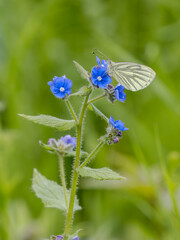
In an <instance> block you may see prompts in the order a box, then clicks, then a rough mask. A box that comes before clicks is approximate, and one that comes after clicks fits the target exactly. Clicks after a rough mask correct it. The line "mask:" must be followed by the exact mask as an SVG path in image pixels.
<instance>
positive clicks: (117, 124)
mask: <svg viewBox="0 0 180 240" xmlns="http://www.w3.org/2000/svg"><path fill="white" fill-rule="evenodd" d="M109 123H110V124H111V125H112V126H113V127H114V128H116V129H118V130H120V131H126V130H128V128H125V127H124V123H123V122H121V120H117V121H115V120H114V119H113V117H112V116H111V117H110V119H109Z"/></svg>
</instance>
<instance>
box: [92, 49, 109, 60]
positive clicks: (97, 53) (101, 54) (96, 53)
mask: <svg viewBox="0 0 180 240" xmlns="http://www.w3.org/2000/svg"><path fill="white" fill-rule="evenodd" d="M92 54H95V55H97V56H98V55H100V57H103V58H104V57H105V58H106V59H109V58H108V57H107V56H106V55H104V54H103V53H102V52H101V51H99V50H98V49H97V48H95V49H94V51H93V52H92Z"/></svg>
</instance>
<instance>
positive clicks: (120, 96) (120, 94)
mask: <svg viewBox="0 0 180 240" xmlns="http://www.w3.org/2000/svg"><path fill="white" fill-rule="evenodd" d="M124 89H125V87H123V86H122V85H121V84H120V83H119V84H118V85H117V86H116V87H115V89H114V91H115V97H116V99H117V100H119V101H120V102H124V101H125V100H126V93H125V92H124Z"/></svg>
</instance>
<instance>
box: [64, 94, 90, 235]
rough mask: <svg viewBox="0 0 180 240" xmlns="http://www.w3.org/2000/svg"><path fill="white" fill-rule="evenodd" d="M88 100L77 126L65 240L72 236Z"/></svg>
mask: <svg viewBox="0 0 180 240" xmlns="http://www.w3.org/2000/svg"><path fill="white" fill-rule="evenodd" d="M88 98H89V95H88V96H86V97H85V101H84V104H83V107H82V110H81V113H80V117H79V123H78V124H77V126H76V128H77V144H76V158H75V163H74V172H73V179H72V186H71V195H70V202H69V209H68V213H67V218H66V226H65V232H64V234H65V240H66V239H67V238H68V236H69V234H70V229H71V224H72V218H73V208H74V200H75V196H76V189H77V182H78V175H79V174H78V172H77V171H76V169H77V168H78V167H79V162H80V151H81V135H82V122H83V117H84V114H85V111H86V108H87V102H88Z"/></svg>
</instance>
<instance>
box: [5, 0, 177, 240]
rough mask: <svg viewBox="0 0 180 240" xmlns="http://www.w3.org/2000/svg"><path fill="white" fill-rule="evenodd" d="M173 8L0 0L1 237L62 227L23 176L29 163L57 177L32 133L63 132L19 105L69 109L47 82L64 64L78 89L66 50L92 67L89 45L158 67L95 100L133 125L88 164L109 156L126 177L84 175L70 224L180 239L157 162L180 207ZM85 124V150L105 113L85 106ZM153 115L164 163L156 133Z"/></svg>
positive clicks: (112, 233) (106, 235)
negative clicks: (133, 86) (114, 100)
mask: <svg viewBox="0 0 180 240" xmlns="http://www.w3.org/2000/svg"><path fill="white" fill-rule="evenodd" d="M179 9H180V2H179V1H178V0H172V1H168V0H164V1H162V0H161V1H157V0H151V1H143V0H139V1H127V0H121V1H101V0H84V1H82V0H76V1H73V0H70V1H66V0H62V1H52V0H45V1H33V0H32V1H27V0H18V1H9V0H7V1H1V3H0V51H1V54H0V72H1V78H0V86H1V87H0V102H1V106H0V219H1V220H0V239H3V240H12V239H13V240H24V239H33V240H39V239H40V238H41V237H42V236H44V238H47V237H48V236H49V235H51V234H52V233H55V232H56V233H57V234H59V233H61V232H62V231H63V229H62V228H61V226H63V222H64V216H63V214H62V215H61V212H60V211H58V213H57V214H55V211H53V209H51V211H47V209H44V208H42V207H41V206H42V204H41V203H40V201H37V199H36V198H35V197H34V196H33V193H32V192H31V191H30V182H29V179H30V178H31V174H32V169H33V168H34V167H36V168H38V169H41V171H42V172H43V173H44V174H45V175H46V176H48V177H49V178H57V176H56V175H55V173H56V172H57V164H56V162H55V161H53V160H54V159H55V156H53V155H50V154H47V153H46V152H45V151H42V149H41V148H40V147H39V144H38V141H39V139H43V140H44V139H49V138H50V137H56V138H59V137H60V136H62V135H63V134H62V135H61V134H60V133H59V132H58V131H56V130H55V129H53V128H52V129H51V128H39V127H38V126H36V125H35V124H34V125H33V124H26V123H25V121H20V118H18V117H17V113H19V112H26V113H28V112H29V113H33V114H39V113H40V112H43V113H45V114H50V115H52V116H61V118H63V119H69V112H68V111H66V110H65V108H64V102H62V101H59V100H58V99H55V97H54V96H53V95H52V94H51V93H50V90H49V86H48V85H47V82H48V81H51V80H52V78H53V77H54V76H55V75H57V76H62V75H63V74H66V76H67V77H68V78H70V79H71V80H72V81H73V88H72V90H73V92H76V91H78V89H79V88H81V87H82V86H83V84H84V82H85V81H84V80H82V79H81V77H80V75H79V74H78V73H77V72H76V70H75V67H74V65H73V63H72V60H73V59H76V60H77V61H78V62H79V63H82V64H83V66H84V67H85V68H86V69H88V70H90V69H91V67H92V66H93V65H96V64H97V63H96V60H95V56H94V55H92V54H91V53H92V51H93V49H94V48H98V49H99V50H100V51H102V52H103V53H104V54H106V55H107V56H108V57H109V59H111V60H113V61H127V62H128V61H129V62H137V63H143V64H145V65H148V66H150V67H152V68H153V69H154V70H155V71H156V72H157V77H156V78H155V80H154V81H153V82H152V84H151V85H150V86H149V87H148V88H147V89H144V90H142V91H139V92H136V93H131V92H129V91H126V94H127V101H126V102H125V103H124V104H120V103H119V104H111V103H109V102H107V101H106V100H105V99H102V100H99V101H98V102H97V103H96V104H95V106H97V107H98V108H99V109H100V110H101V111H102V112H103V113H104V114H105V115H106V116H108V117H109V116H110V114H111V113H112V111H113V112H114V115H113V117H114V118H115V119H121V120H122V121H124V122H125V123H126V124H127V127H129V128H130V131H129V133H128V134H127V135H126V136H124V137H123V138H122V141H120V143H118V144H116V145H114V146H113V147H112V148H111V149H110V148H109V147H104V148H103V150H102V151H100V152H99V153H98V155H97V158H95V159H94V161H93V162H92V168H102V167H104V166H107V165H108V167H109V168H113V169H114V171H117V172H122V173H123V174H124V176H127V178H128V181H125V182H123V184H121V182H120V181H116V183H113V186H112V185H110V184H108V181H101V182H98V181H96V183H94V184H93V183H90V182H89V181H88V180H91V182H92V179H88V178H83V179H82V181H81V180H80V188H79V198H80V202H81V204H82V206H83V209H84V210H83V211H82V212H80V211H79V212H78V214H77V216H76V217H75V218H74V223H75V226H74V229H72V231H75V230H76V229H78V228H80V227H83V225H85V226H84V227H83V228H84V229H86V230H85V231H82V232H81V233H80V234H81V235H80V236H82V238H85V239H87V240H92V239H93V240H98V239H103V240H112V239H113V240H115V239H117V240H119V239H123V240H131V239H134V240H137V239H138V240H144V239H146V240H172V239H173V240H179V239H180V236H179V234H178V232H180V227H179V222H178V219H179V218H178V217H176V215H175V212H174V208H173V203H172V201H171V198H170V194H169V193H168V189H167V187H166V186H165V183H166V180H165V178H166V176H165V174H164V169H163V168H164V167H166V168H165V170H166V171H167V172H168V177H170V179H171V181H173V184H171V185H172V186H173V193H174V198H175V200H176V203H177V205H178V209H180V206H179V202H180V201H179V191H180V177H179V176H180V151H179V131H178V129H179V123H180V107H179V106H180V98H179V89H180V81H179V79H180V70H179V62H180V41H179V38H180V22H179ZM101 59H104V58H101ZM114 84H116V83H114ZM72 100H74V101H72V104H73V106H74V107H75V109H76V110H78V109H79V101H78V100H76V99H75V97H72ZM2 103H3V105H2ZM97 119H98V121H97ZM85 124H86V125H87V128H85V127H84V130H83V133H84V136H86V137H85V140H84V141H83V144H84V147H85V151H87V152H90V151H91V149H93V147H94V146H95V141H96V139H97V138H99V136H101V135H102V134H104V126H105V124H106V123H105V122H103V120H101V119H100V118H97V116H95V115H94V114H93V112H90V111H89V112H87V118H86V120H85ZM155 125H157V127H158V130H159V139H160V144H161V150H162V152H163V160H164V162H163V164H164V167H163V165H162V164H161V163H160V156H159V154H158V151H157V146H156V143H155V142H156V137H155V133H154V132H155V128H154V126H155ZM70 131H72V133H74V132H73V129H72V130H70ZM68 133H69V132H68ZM65 164H66V166H67V168H68V169H67V174H66V177H67V180H68V182H71V178H70V177H69V176H70V173H71V171H72V160H71V159H67V161H66V162H65ZM161 165H162V167H161ZM119 182H120V183H119ZM174 185H175V186H174ZM97 189H98V190H97ZM113 189H114V190H113ZM19 199H23V202H24V204H25V205H26V212H25V211H24V207H23V204H22V203H20V204H19V205H18V207H15V203H16V201H18V200H19ZM50 219H51V221H50ZM79 221H81V223H80V226H79V225H78V223H77V222H79ZM25 222H26V224H25ZM17 224H18V225H17ZM87 226H88V227H87Z"/></svg>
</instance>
